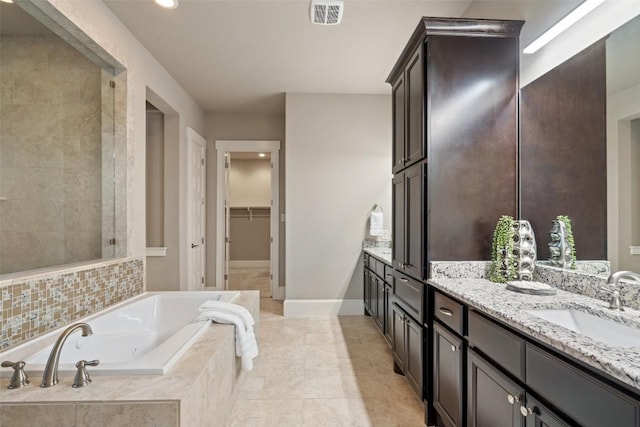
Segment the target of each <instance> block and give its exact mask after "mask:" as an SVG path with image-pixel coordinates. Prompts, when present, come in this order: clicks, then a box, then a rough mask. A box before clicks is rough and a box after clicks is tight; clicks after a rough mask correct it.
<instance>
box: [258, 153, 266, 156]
mask: <svg viewBox="0 0 640 427" xmlns="http://www.w3.org/2000/svg"><path fill="white" fill-rule="evenodd" d="M266 156H267V155H266V154H264V153H260V154H258V157H266Z"/></svg>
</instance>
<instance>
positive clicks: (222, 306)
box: [200, 300, 255, 329]
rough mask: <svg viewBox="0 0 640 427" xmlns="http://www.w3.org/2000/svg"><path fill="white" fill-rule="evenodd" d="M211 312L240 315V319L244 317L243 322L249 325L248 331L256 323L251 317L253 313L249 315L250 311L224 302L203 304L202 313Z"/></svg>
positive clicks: (211, 301) (210, 301)
mask: <svg viewBox="0 0 640 427" xmlns="http://www.w3.org/2000/svg"><path fill="white" fill-rule="evenodd" d="M209 310H218V311H221V312H223V313H231V314H237V315H239V316H240V317H242V320H244V322H245V324H246V325H247V326H246V328H245V329H248V328H250V327H251V326H253V325H254V324H255V321H254V320H253V316H251V313H249V310H247V309H246V308H244V307H243V306H241V305H238V304H232V303H230V302H224V301H214V300H209V301H205V302H203V303H202V304H201V305H200V311H209Z"/></svg>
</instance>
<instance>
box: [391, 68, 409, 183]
mask: <svg viewBox="0 0 640 427" xmlns="http://www.w3.org/2000/svg"><path fill="white" fill-rule="evenodd" d="M404 89H405V86H404V75H400V77H398V80H397V81H396V83H395V84H394V85H393V89H392V90H391V98H392V105H393V167H392V172H393V173H396V172H397V171H399V170H402V169H404V163H405V151H406V139H405V115H404V113H405V95H404Z"/></svg>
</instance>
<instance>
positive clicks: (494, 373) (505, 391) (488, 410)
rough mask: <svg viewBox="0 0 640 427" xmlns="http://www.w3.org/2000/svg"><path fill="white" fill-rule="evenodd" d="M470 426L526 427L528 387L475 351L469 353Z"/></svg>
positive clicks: (468, 423) (468, 414)
mask: <svg viewBox="0 0 640 427" xmlns="http://www.w3.org/2000/svg"><path fill="white" fill-rule="evenodd" d="M467 359H468V364H467V366H468V367H467V376H468V380H467V394H468V395H467V420H468V422H467V425H468V426H469V427H524V417H523V416H522V414H521V413H520V402H521V401H522V399H523V398H524V389H523V388H522V387H520V386H519V385H518V384H516V383H515V382H513V381H511V380H510V379H509V378H508V377H507V376H506V375H504V374H502V373H501V372H500V371H499V370H498V369H496V368H495V367H493V366H492V365H491V364H489V363H488V362H487V361H485V360H484V359H483V358H482V357H480V356H479V355H478V354H477V353H476V352H474V351H473V350H469V351H468V352H467Z"/></svg>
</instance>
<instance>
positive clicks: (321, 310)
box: [284, 299, 364, 317]
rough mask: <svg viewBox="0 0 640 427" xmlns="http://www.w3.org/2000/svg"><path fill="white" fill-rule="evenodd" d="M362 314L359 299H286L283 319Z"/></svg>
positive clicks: (361, 305) (362, 307) (362, 310)
mask: <svg viewBox="0 0 640 427" xmlns="http://www.w3.org/2000/svg"><path fill="white" fill-rule="evenodd" d="M363 314H364V306H363V304H362V301H361V300H359V299H302V300H301V299H294V300H292V299H286V300H285V301H284V316H285V317H300V316H357V315H363Z"/></svg>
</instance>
